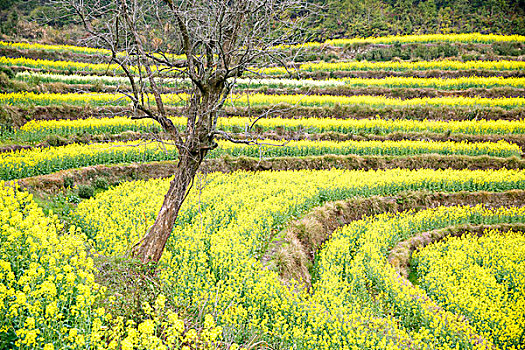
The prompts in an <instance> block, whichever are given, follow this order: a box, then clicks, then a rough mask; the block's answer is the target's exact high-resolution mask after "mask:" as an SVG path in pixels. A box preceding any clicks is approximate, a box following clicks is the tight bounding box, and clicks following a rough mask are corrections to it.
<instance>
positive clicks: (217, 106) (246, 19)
mask: <svg viewBox="0 0 525 350" xmlns="http://www.w3.org/2000/svg"><path fill="white" fill-rule="evenodd" d="M66 2H67V5H68V6H69V7H70V8H71V9H73V11H74V13H75V14H76V15H77V16H78V18H80V20H81V22H82V24H83V25H84V27H85V29H86V31H87V33H88V34H89V37H88V39H89V41H90V43H91V44H92V45H94V46H96V47H102V48H107V49H108V50H109V51H110V52H111V58H110V60H111V62H113V63H117V64H118V65H119V66H120V68H121V69H122V71H123V72H124V74H125V75H126V76H127V78H128V79H129V82H130V84H131V92H128V93H126V95H127V96H128V97H129V99H130V100H131V101H132V104H133V109H134V112H135V113H134V115H133V118H135V119H140V118H151V119H153V120H155V121H157V122H158V123H159V124H160V125H161V126H162V128H163V129H164V131H165V132H166V133H167V134H169V137H170V138H171V140H172V142H173V143H174V144H175V145H176V147H177V149H178V153H179V158H178V167H177V170H176V172H175V174H174V179H173V180H172V181H171V183H170V187H169V190H168V192H167V194H166V195H165V197H164V202H163V204H162V207H161V209H160V212H159V213H158V216H157V218H156V220H155V223H154V224H153V225H152V226H151V228H149V231H148V232H147V233H146V235H145V236H144V237H143V238H142V240H141V241H139V242H138V243H137V244H136V245H135V246H134V247H133V248H132V254H133V256H135V257H137V258H139V259H140V260H142V261H143V262H148V261H153V262H158V261H159V259H160V257H161V255H162V252H163V250H164V247H165V244H166V242H167V240H168V238H169V236H170V234H171V232H172V230H173V226H174V224H175V220H176V218H177V215H178V213H179V210H180V208H181V205H182V203H183V202H184V200H185V198H186V196H187V193H188V191H189V190H190V188H191V186H192V183H193V180H194V177H195V175H196V173H197V171H198V169H199V166H200V164H201V162H202V161H203V159H204V158H205V156H206V155H207V153H208V152H209V151H210V150H213V149H214V148H216V147H217V142H216V138H217V137H221V138H225V139H228V140H230V141H232V142H241V143H246V142H247V141H245V140H236V139H234V138H233V137H231V136H230V135H228V134H226V133H224V132H222V131H219V130H217V119H218V118H219V117H220V115H221V109H222V107H223V105H224V103H225V101H226V100H227V98H228V96H229V94H230V92H231V91H232V88H233V87H234V84H235V79H236V78H237V77H240V76H241V75H243V74H244V73H246V72H247V71H253V70H254V68H255V67H261V65H267V64H268V63H269V62H276V61H277V62H280V63H281V64H282V63H284V62H285V59H284V57H283V55H284V54H285V53H286V50H282V49H278V48H276V45H279V44H288V43H291V39H292V38H293V34H294V33H295V30H296V27H297V23H298V22H299V21H300V17H299V16H300V14H301V11H303V7H304V5H305V4H304V3H305V1H304V0H302V1H301V0H66ZM177 53H180V54H182V55H183V57H184V58H183V59H181V58H180V56H175V55H174V54H177ZM167 77H179V78H181V79H185V81H186V85H185V86H186V87H187V86H188V85H189V88H186V91H187V96H186V97H184V104H185V107H184V109H183V111H182V114H183V116H185V117H186V118H187V123H186V126H185V129H184V130H178V129H177V128H176V127H175V126H174V124H173V123H172V121H171V120H170V119H169V118H168V114H167V111H166V107H165V105H166V95H163V88H162V80H163V79H165V78H167ZM171 98H173V96H171Z"/></svg>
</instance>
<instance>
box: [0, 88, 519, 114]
mask: <svg viewBox="0 0 525 350" xmlns="http://www.w3.org/2000/svg"><path fill="white" fill-rule="evenodd" d="M146 98H151V100H152V101H153V96H146ZM187 98H188V96H187V95H186V94H166V95H164V103H165V104H166V105H168V106H173V107H180V106H184V105H185V104H186V99H187ZM0 103H2V104H9V105H12V106H27V105H39V106H49V105H57V104H64V103H66V104H72V105H80V106H99V107H102V106H129V105H130V103H131V102H130V100H129V99H128V98H127V97H126V96H125V95H114V94H107V93H86V94H35V93H31V92H30V93H24V92H23V93H5V94H0ZM275 105H288V106H289V107H290V108H291V107H339V106H352V107H353V106H358V107H359V108H366V107H367V108H375V109H381V108H385V107H392V108H418V107H429V106H430V107H434V108H442V107H449V108H450V107H453V108H455V109H456V108H457V109H462V108H468V109H483V108H495V107H497V108H501V109H505V110H511V109H515V108H525V98H520V97H516V98H495V99H490V98H469V97H441V98H414V99H397V98H386V97H383V96H366V95H363V96H344V97H341V96H324V95H265V94H253V95H245V94H238V95H233V96H231V98H229V99H228V100H227V101H226V102H225V106H229V107H250V106H254V107H258V106H260V107H270V106H271V107H273V106H275Z"/></svg>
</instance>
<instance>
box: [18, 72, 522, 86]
mask: <svg viewBox="0 0 525 350" xmlns="http://www.w3.org/2000/svg"><path fill="white" fill-rule="evenodd" d="M15 79H16V80H19V81H24V82H32V83H64V84H68V85H86V84H92V85H94V84H99V85H109V86H130V83H129V80H128V79H127V78H126V77H112V76H85V75H60V74H42V73H32V72H20V73H17V74H16V76H15ZM160 84H161V86H164V87H187V86H189V85H190V84H189V81H188V80H182V79H163V80H162V81H161V82H160ZM235 86H236V87H237V88H240V89H258V88H268V89H279V88H281V89H282V88H329V87H331V88H334V87H339V88H342V87H346V88H366V87H383V88H388V89H394V88H395V89H399V88H405V89H406V88H410V89H411V88H433V89H438V90H465V89H472V88H485V89H490V88H496V87H510V88H516V89H522V88H525V78H504V77H489V78H487V77H460V78H455V79H454V78H453V79H439V78H416V77H389V78H386V79H371V78H347V79H329V80H312V79H246V78H240V79H236V80H235Z"/></svg>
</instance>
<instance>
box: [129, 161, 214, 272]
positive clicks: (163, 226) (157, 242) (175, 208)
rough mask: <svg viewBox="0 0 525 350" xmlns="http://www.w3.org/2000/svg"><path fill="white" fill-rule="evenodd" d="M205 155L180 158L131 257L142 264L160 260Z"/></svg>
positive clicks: (132, 250)
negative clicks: (146, 230) (156, 208)
mask: <svg viewBox="0 0 525 350" xmlns="http://www.w3.org/2000/svg"><path fill="white" fill-rule="evenodd" d="M205 154H206V152H202V151H201V154H199V155H197V156H192V154H185V155H183V156H181V159H180V162H179V165H178V168H177V171H176V172H175V178H174V179H173V180H172V181H171V183H170V188H169V190H168V193H166V195H165V196H164V202H163V203H162V207H161V208H160V211H159V214H158V215H157V219H156V220H155V223H154V224H153V225H152V226H151V228H150V229H149V231H148V233H147V234H146V235H145V236H144V238H143V239H142V240H141V241H139V242H138V243H137V245H135V246H134V247H133V248H132V249H131V254H132V256H133V257H135V258H137V259H140V260H141V261H142V262H143V263H147V262H158V261H159V260H160V258H161V256H162V252H163V251H164V246H165V245H166V242H167V241H168V238H169V237H170V235H171V232H172V231H173V226H174V225H175V220H176V219H177V216H178V214H179V210H180V208H181V206H182V203H183V202H184V199H185V197H186V192H187V191H188V187H189V186H190V184H191V182H192V181H193V178H194V177H195V175H196V174H197V170H198V169H199V166H200V164H201V162H202V160H203V159H204V156H205Z"/></svg>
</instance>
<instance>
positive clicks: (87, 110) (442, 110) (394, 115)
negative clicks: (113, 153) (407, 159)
mask: <svg viewBox="0 0 525 350" xmlns="http://www.w3.org/2000/svg"><path fill="white" fill-rule="evenodd" d="M167 110H168V113H170V114H171V115H180V114H181V112H182V110H181V109H180V108H167ZM131 114H132V111H131V108H129V107H114V106H105V107H92V106H73V105H67V104H64V105H60V106H24V107H22V106H8V105H2V106H0V124H3V125H4V126H7V127H11V128H19V127H21V126H22V125H24V124H25V123H27V122H28V121H30V120H54V119H72V120H74V119H86V118H108V117H113V116H123V115H128V116H129V115H131ZM263 115H264V116H265V118H272V117H280V118H294V119H299V118H311V117H316V118H334V119H366V118H383V119H413V120H479V119H486V120H500V119H501V120H520V119H524V118H525V108H514V109H511V110H505V109H502V108H497V107H494V108H454V107H439V108H437V107H428V106H417V107H410V108H409V107H388V106H385V107H382V108H370V107H366V106H339V105H337V106H334V107H301V106H290V105H274V106H267V107H266V106H262V107H260V106H254V107H251V108H248V107H226V108H225V111H224V116H225V117H233V116H245V117H253V118H255V117H258V116H263Z"/></svg>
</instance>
